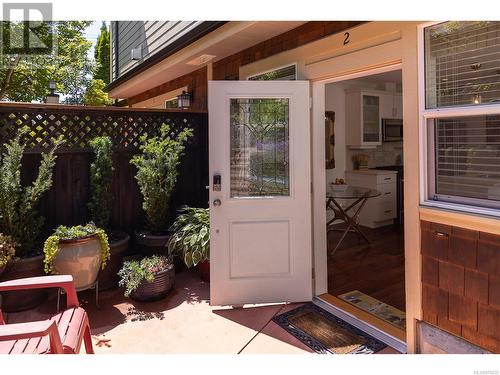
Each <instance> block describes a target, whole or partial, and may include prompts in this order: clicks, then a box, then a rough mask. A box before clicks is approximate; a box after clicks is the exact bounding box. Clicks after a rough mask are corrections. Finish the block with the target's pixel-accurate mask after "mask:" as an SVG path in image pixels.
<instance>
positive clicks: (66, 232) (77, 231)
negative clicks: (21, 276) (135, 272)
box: [43, 223, 110, 273]
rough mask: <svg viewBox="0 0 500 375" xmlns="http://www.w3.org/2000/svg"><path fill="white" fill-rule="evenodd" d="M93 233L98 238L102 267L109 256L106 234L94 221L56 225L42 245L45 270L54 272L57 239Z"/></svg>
mask: <svg viewBox="0 0 500 375" xmlns="http://www.w3.org/2000/svg"><path fill="white" fill-rule="evenodd" d="M94 235H95V236H97V237H98V238H99V242H100V244H101V260H102V263H101V268H102V269H104V268H105V267H106V263H107V262H108V260H109V258H110V253H109V243H108V236H107V235H106V232H104V230H103V229H101V228H98V227H96V226H95V224H94V223H89V224H87V225H77V226H74V227H66V226H64V225H61V226H59V227H57V229H56V230H55V231H54V234H53V235H52V236H50V237H49V238H47V240H45V244H44V246H43V253H44V254H45V257H44V259H43V262H44V263H45V272H46V273H53V272H54V267H53V262H54V259H55V258H56V256H57V253H58V252H59V241H61V240H76V239H79V238H83V237H88V236H94Z"/></svg>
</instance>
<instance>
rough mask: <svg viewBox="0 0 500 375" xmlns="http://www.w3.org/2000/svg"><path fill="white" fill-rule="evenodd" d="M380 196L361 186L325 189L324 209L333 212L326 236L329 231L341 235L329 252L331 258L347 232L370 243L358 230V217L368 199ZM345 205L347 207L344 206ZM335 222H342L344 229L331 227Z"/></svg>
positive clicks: (378, 192)
mask: <svg viewBox="0 0 500 375" xmlns="http://www.w3.org/2000/svg"><path fill="white" fill-rule="evenodd" d="M340 186H342V185H340ZM380 194H381V192H380V191H378V190H375V189H369V188H364V187H361V186H347V187H345V188H342V187H335V188H333V187H329V188H328V189H327V191H326V208H327V209H332V210H333V212H334V217H333V219H331V220H329V221H328V222H327V224H326V228H327V234H328V232H330V231H340V232H342V235H341V236H340V239H339V240H338V242H337V244H336V245H335V248H334V249H333V250H332V251H331V252H330V256H333V255H334V254H335V252H336V251H337V249H338V248H339V246H340V244H341V243H342V241H343V240H344V238H345V237H346V235H347V233H349V232H353V233H356V235H358V237H361V238H363V239H364V240H365V241H366V242H367V243H370V241H369V240H368V238H367V237H366V236H365V234H364V233H363V231H362V230H361V228H360V225H359V216H360V214H361V211H362V210H363V207H364V206H365V204H366V202H367V201H368V199H370V198H374V197H378V196H379V195H380ZM339 200H341V201H339ZM352 200H353V202H352V203H350V202H349V201H352ZM342 201H344V202H342ZM345 201H347V202H348V203H345ZM346 204H347V206H345V205H346ZM336 221H342V222H344V223H345V227H344V228H334V227H332V226H333V224H335V222H336Z"/></svg>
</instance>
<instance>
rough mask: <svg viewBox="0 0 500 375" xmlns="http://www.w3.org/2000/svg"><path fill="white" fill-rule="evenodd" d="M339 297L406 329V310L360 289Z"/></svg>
mask: <svg viewBox="0 0 500 375" xmlns="http://www.w3.org/2000/svg"><path fill="white" fill-rule="evenodd" d="M338 297H339V298H341V299H343V300H344V301H346V302H349V303H350V304H351V305H354V306H356V307H358V308H360V309H361V310H364V311H366V312H368V313H370V314H372V315H375V316H376V317H377V318H380V319H382V320H384V321H386V322H387V323H390V324H392V325H393V326H395V327H397V328H399V329H402V330H406V314H405V313H404V311H401V310H399V309H396V308H395V307H393V306H391V305H388V304H386V303H384V302H382V301H379V300H378V299H376V298H373V297H370V296H369V295H367V294H364V293H362V292H360V291H359V290H353V291H352V292H348V293H344V294H341V295H340V296H338Z"/></svg>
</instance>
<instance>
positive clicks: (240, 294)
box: [208, 81, 312, 305]
mask: <svg viewBox="0 0 500 375" xmlns="http://www.w3.org/2000/svg"><path fill="white" fill-rule="evenodd" d="M208 100H209V128H210V129H209V146H210V147H209V151H210V162H209V164H210V281H211V283H210V303H211V304H212V305H240V304H246V303H271V302H299V301H309V300H311V298H312V271H311V270H312V268H311V264H312V252H311V248H312V245H311V227H312V225H311V224H312V223H311V173H310V126H309V121H310V115H309V82H307V81H265V82H263V81H258V82H256V81H210V82H209V83H208Z"/></svg>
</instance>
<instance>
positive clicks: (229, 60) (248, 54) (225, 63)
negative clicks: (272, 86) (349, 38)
mask: <svg viewBox="0 0 500 375" xmlns="http://www.w3.org/2000/svg"><path fill="white" fill-rule="evenodd" d="M361 23H363V22H360V21H311V22H307V23H305V24H303V25H301V26H299V27H297V28H295V29H292V30H290V31H287V32H286V33H283V34H280V35H277V36H275V37H274V38H271V39H268V40H266V41H263V42H261V43H259V44H256V45H255V46H253V47H250V48H247V49H245V50H243V51H240V52H238V53H236V54H234V55H231V56H228V57H226V58H224V59H222V60H219V61H217V62H215V63H214V64H213V79H214V80H238V79H239V69H240V66H242V65H246V64H250V63H252V62H255V61H258V60H261V59H265V58H266V57H269V56H272V55H275V54H277V53H280V52H284V51H287V50H290V49H293V48H296V47H299V46H302V45H304V44H307V43H311V42H314V41H315V40H318V39H321V38H324V37H326V36H328V35H331V34H335V33H338V32H340V31H342V30H346V29H349V28H351V27H354V26H357V25H359V24H361Z"/></svg>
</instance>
